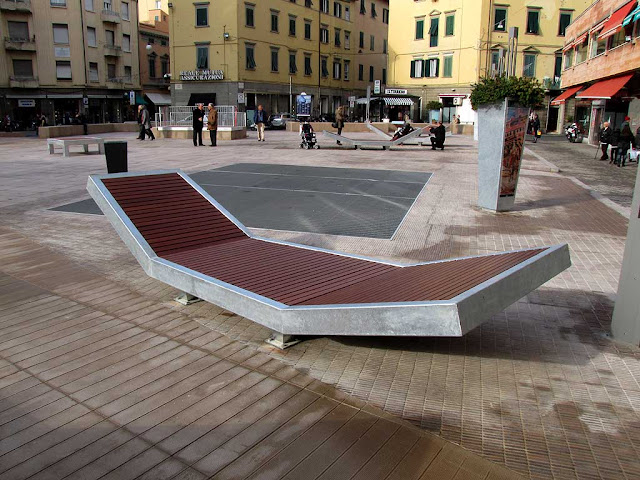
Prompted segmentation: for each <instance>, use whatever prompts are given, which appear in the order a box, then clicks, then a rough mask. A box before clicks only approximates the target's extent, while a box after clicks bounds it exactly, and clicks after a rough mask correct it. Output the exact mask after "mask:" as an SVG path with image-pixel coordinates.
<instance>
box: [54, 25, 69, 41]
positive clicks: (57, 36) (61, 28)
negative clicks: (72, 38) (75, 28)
mask: <svg viewBox="0 0 640 480" xmlns="http://www.w3.org/2000/svg"><path fill="white" fill-rule="evenodd" d="M53 43H58V44H63V45H69V27H67V25H65V24H61V23H54V24H53Z"/></svg>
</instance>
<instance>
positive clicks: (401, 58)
mask: <svg viewBox="0 0 640 480" xmlns="http://www.w3.org/2000/svg"><path fill="white" fill-rule="evenodd" d="M592 1H593V0H527V1H523V0H514V1H511V2H499V1H490V0H394V1H393V10H392V15H391V23H390V25H389V83H390V84H393V85H394V87H397V88H401V89H406V90H407V93H408V94H409V95H412V96H413V98H414V99H415V104H414V105H415V106H414V108H413V117H414V118H415V119H418V118H423V119H427V118H428V117H429V112H428V111H427V108H426V102H428V101H440V102H441V103H442V108H441V111H440V112H439V113H438V115H441V116H442V117H443V119H444V120H445V121H449V120H450V119H451V118H453V115H460V116H461V119H462V121H463V122H464V121H467V122H471V121H474V114H473V111H472V109H471V104H470V101H469V98H468V95H469V93H470V91H471V84H472V83H475V82H477V81H478V79H479V78H481V77H483V76H485V75H493V74H497V73H499V72H500V71H501V69H502V68H503V67H504V66H505V65H506V64H508V60H507V57H506V53H507V51H508V47H509V31H510V29H511V28H512V27H516V28H517V29H518V43H517V50H515V74H516V75H522V76H530V77H536V78H537V79H539V80H540V81H541V82H542V83H543V85H544V86H545V88H546V89H547V97H546V104H545V108H544V109H542V111H541V112H540V113H541V114H542V115H541V117H542V118H541V120H542V121H543V126H544V122H545V121H546V112H547V109H546V105H548V102H549V100H550V99H551V98H553V97H555V96H556V95H557V94H558V93H559V88H560V75H561V70H562V68H561V67H562V47H563V45H564V39H565V29H566V28H567V26H568V25H569V24H570V23H571V21H572V20H573V19H574V18H575V17H576V16H578V15H579V14H580V13H581V12H582V11H583V10H584V9H585V8H586V7H588V6H589V5H590V4H591V3H592ZM549 123H550V125H551V126H552V127H553V129H555V125H556V121H555V120H554V119H550V121H549Z"/></svg>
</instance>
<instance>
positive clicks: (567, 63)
mask: <svg viewBox="0 0 640 480" xmlns="http://www.w3.org/2000/svg"><path fill="white" fill-rule="evenodd" d="M572 65H573V50H567V51H566V52H564V69H565V70H566V69H567V68H571V66H572Z"/></svg>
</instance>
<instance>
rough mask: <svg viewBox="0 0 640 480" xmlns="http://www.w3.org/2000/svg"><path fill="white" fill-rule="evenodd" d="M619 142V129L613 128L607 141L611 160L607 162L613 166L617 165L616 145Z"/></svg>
mask: <svg viewBox="0 0 640 480" xmlns="http://www.w3.org/2000/svg"><path fill="white" fill-rule="evenodd" d="M619 142H620V129H619V128H615V129H614V130H613V131H612V132H611V140H609V145H611V149H610V152H611V160H609V163H610V164H611V163H613V164H614V165H617V163H618V143H619Z"/></svg>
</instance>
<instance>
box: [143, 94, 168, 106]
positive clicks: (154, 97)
mask: <svg viewBox="0 0 640 480" xmlns="http://www.w3.org/2000/svg"><path fill="white" fill-rule="evenodd" d="M146 97H147V98H148V99H149V100H151V103H153V104H154V105H171V95H168V94H166V93H147V94H146Z"/></svg>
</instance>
